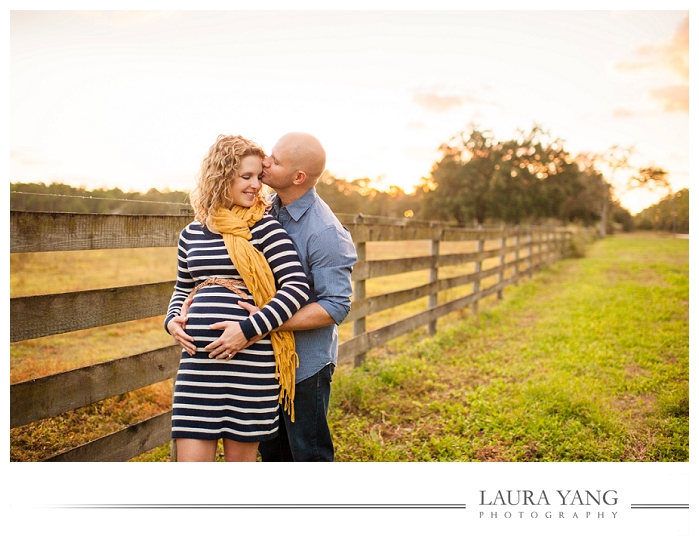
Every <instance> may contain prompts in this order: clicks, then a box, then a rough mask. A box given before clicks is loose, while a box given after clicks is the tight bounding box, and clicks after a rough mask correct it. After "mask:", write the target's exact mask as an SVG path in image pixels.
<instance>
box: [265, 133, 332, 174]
mask: <svg viewBox="0 0 699 547" xmlns="http://www.w3.org/2000/svg"><path fill="white" fill-rule="evenodd" d="M277 146H278V147H280V148H283V150H284V155H285V156H286V158H288V160H289V162H290V164H291V165H292V166H293V169H294V170H298V171H303V172H304V173H306V177H307V179H308V180H309V181H310V182H311V183H312V184H313V185H315V183H316V182H318V179H319V178H320V176H321V175H322V174H323V171H325V149H324V148H323V145H321V144H320V141H319V140H318V139H316V138H315V137H314V136H313V135H309V134H308V133H287V134H286V135H284V136H282V137H281V138H280V139H279V141H277Z"/></svg>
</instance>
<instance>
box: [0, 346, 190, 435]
mask: <svg viewBox="0 0 699 547" xmlns="http://www.w3.org/2000/svg"><path fill="white" fill-rule="evenodd" d="M180 353H181V349H180V347H179V346H175V345H173V346H169V347H165V348H160V349H156V350H153V351H148V352H145V353H141V354H139V355H132V356H130V357H124V358H122V359H114V360H112V361H106V362H104V363H98V364H96V365H90V366H87V367H82V368H78V369H74V370H68V371H65V372H59V373H57V374H51V375H49V376H43V377H40V378H35V379H33V380H27V381H26V382H18V383H16V384H12V385H11V386H10V428H13V427H19V426H21V425H25V424H28V423H31V422H35V421H37V420H43V419H44V418H50V417H52V416H57V415H58V414H61V413H62V412H66V411H68V410H74V409H76V408H80V407H83V406H85V405H89V404H92V403H96V402H98V401H102V400H104V399H108V398H109V397H115V396H117V395H121V394H122V393H128V392H129V391H133V390H135V389H139V388H142V387H145V386H149V385H152V384H155V383H157V382H162V381H163V380H167V379H169V378H172V377H174V376H175V374H177V367H178V366H179V357H180Z"/></svg>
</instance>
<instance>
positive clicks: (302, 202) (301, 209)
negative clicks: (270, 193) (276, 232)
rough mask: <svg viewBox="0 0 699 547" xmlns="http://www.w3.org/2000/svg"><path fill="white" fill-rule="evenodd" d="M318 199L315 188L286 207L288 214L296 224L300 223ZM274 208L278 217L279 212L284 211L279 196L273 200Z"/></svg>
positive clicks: (276, 195) (275, 196)
mask: <svg viewBox="0 0 699 547" xmlns="http://www.w3.org/2000/svg"><path fill="white" fill-rule="evenodd" d="M317 198H318V193H317V192H316V189H315V188H311V189H310V190H308V192H306V193H305V194H303V195H302V196H301V197H300V198H297V199H295V200H294V201H292V202H291V203H290V204H289V205H287V206H286V207H284V208H285V209H286V210H287V212H288V213H289V216H290V217H291V218H293V219H294V221H295V222H298V220H299V219H300V218H301V217H302V216H303V214H304V213H305V212H306V211H308V209H309V208H310V206H311V205H313V204H314V203H315V201H316V199H317ZM272 200H273V201H272V208H273V209H274V212H275V214H276V215H277V216H278V215H279V211H280V210H281V209H282V202H281V200H280V199H279V195H278V194H275V195H274V197H273V198H272Z"/></svg>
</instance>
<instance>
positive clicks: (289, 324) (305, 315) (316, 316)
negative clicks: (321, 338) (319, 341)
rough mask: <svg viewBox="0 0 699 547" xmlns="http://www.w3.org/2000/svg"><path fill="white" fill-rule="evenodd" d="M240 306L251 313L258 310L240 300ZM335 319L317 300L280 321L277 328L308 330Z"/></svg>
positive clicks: (327, 323) (323, 325)
mask: <svg viewBox="0 0 699 547" xmlns="http://www.w3.org/2000/svg"><path fill="white" fill-rule="evenodd" d="M240 307H241V308H244V309H246V310H247V311H248V312H249V313H250V314H251V315H252V314H253V313H256V312H257V311H258V308H257V306H255V305H254V304H250V303H249V302H243V301H241V302H240ZM334 322H335V320H334V319H333V318H332V317H331V316H330V314H329V313H328V312H327V311H325V308H323V306H321V305H320V304H318V303H317V302H311V303H310V304H307V305H305V306H304V307H303V308H301V309H300V310H299V311H297V312H296V313H295V314H294V315H292V316H291V319H288V320H287V321H285V322H284V323H282V325H281V327H279V328H278V329H277V330H310V329H317V328H320V327H325V326H326V325H332V324H333V323H334Z"/></svg>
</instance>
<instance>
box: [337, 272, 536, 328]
mask: <svg viewBox="0 0 699 547" xmlns="http://www.w3.org/2000/svg"><path fill="white" fill-rule="evenodd" d="M525 260H526V259H519V260H516V261H511V262H506V263H505V264H503V265H498V266H494V267H492V268H488V269H487V270H483V271H480V272H473V273H470V274H464V275H458V276H454V277H449V278H446V279H440V280H438V281H436V282H432V283H426V284H424V285H419V286H417V287H412V288H410V289H403V290H400V291H394V292H390V293H385V294H380V295H376V296H371V297H369V298H362V299H358V300H355V301H353V302H352V310H351V311H350V313H349V315H348V316H347V318H346V319H345V321H356V320H358V319H360V318H362V317H366V316H367V315H371V314H374V313H378V312H381V311H383V310H387V309H390V308H394V307H396V306H400V305H401V304H407V303H408V302H412V301H413V300H417V299H419V298H424V297H425V296H430V295H432V294H437V293H438V292H440V291H446V290H448V289H453V288H455V287H459V286H461V285H465V284H467V283H473V282H474V281H476V280H480V279H487V278H488V277H491V276H493V275H497V274H500V273H502V272H504V271H505V270H506V269H508V268H512V267H515V266H516V265H518V264H521V263H523V262H524V261H525ZM362 332H363V331H362Z"/></svg>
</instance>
